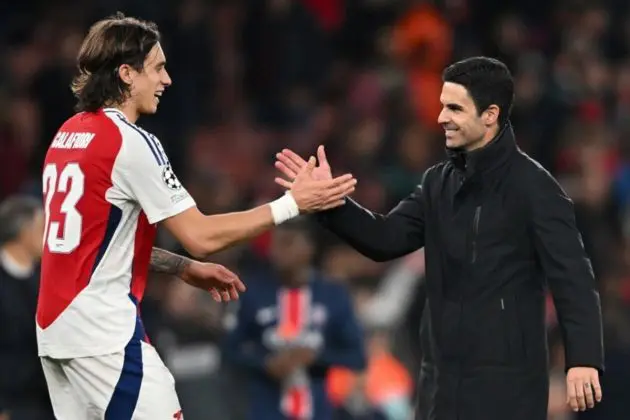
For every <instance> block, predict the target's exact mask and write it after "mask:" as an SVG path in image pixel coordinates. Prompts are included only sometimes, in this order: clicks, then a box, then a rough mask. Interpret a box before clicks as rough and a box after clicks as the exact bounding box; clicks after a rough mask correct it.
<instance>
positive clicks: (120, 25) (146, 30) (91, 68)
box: [72, 12, 160, 112]
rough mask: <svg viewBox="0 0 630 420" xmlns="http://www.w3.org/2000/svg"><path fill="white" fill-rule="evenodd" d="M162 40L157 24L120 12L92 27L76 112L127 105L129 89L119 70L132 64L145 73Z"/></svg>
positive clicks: (80, 60) (76, 88)
mask: <svg viewBox="0 0 630 420" xmlns="http://www.w3.org/2000/svg"><path fill="white" fill-rule="evenodd" d="M159 41H160V32H159V31H158V28H157V25H156V24H155V23H153V22H147V21H142V20H140V19H136V18H132V17H125V15H123V14H122V13H120V12H119V13H118V14H116V15H114V16H111V17H108V18H106V19H103V20H100V21H98V22H96V23H95V24H94V25H92V27H91V28H90V31H89V33H88V35H87V36H86V37H85V39H84V40H83V44H82V45H81V49H80V50H79V54H78V56H77V67H78V74H77V76H76V77H75V78H74V80H73V81H72V92H73V93H74V96H76V97H77V99H78V102H77V106H76V110H77V111H78V112H81V111H88V112H95V111H96V110H98V109H99V108H101V107H103V106H105V105H117V104H121V103H123V102H124V101H125V99H127V97H128V95H129V86H128V85H127V84H126V83H125V82H123V81H122V80H121V79H120V77H119V75H118V69H119V68H120V66H121V65H122V64H128V65H130V66H131V67H133V68H134V69H135V70H137V71H142V70H143V68H144V61H145V59H146V57H147V55H148V54H149V52H150V51H151V49H152V48H153V47H154V46H155V45H156V44H157V43H158V42H159Z"/></svg>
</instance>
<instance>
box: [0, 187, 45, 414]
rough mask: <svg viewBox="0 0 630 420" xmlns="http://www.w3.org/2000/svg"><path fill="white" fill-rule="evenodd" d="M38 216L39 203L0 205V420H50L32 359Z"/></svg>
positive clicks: (16, 200) (20, 200)
mask: <svg viewBox="0 0 630 420" xmlns="http://www.w3.org/2000/svg"><path fill="white" fill-rule="evenodd" d="M43 235H44V212H43V209H42V205H41V203H40V202H39V200H37V199H35V198H32V197H29V196H17V195H16V196H11V197H9V198H7V199H6V200H5V201H3V202H2V203H1V204H0V419H2V420H53V419H54V418H55V416H54V415H53V411H52V406H51V404H50V398H49V396H48V389H47V387H46V379H45V377H44V373H43V371H42V365H41V362H40V360H39V357H37V340H36V337H35V328H34V325H35V308H36V306H37V290H38V287H39V259H40V257H41V252H42V236H43Z"/></svg>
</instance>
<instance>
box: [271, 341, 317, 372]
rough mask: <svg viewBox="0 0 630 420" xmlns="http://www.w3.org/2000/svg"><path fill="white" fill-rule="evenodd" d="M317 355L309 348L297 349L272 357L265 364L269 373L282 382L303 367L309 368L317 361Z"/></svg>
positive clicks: (284, 351)
mask: <svg viewBox="0 0 630 420" xmlns="http://www.w3.org/2000/svg"><path fill="white" fill-rule="evenodd" d="M315 357H316V353H315V351H314V350H312V349H309V348H307V347H295V348H291V349H287V350H283V351H281V352H279V353H276V354H274V355H271V356H269V357H268V358H267V360H266V362H265V367H266V369H267V372H268V373H269V374H270V375H271V376H273V377H274V378H276V379H278V380H282V379H284V378H286V377H287V376H289V375H290V374H292V373H293V371H295V369H297V368H299V367H303V366H309V365H310V364H311V363H313V361H314V360H315Z"/></svg>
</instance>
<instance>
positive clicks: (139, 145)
mask: <svg viewBox="0 0 630 420" xmlns="http://www.w3.org/2000/svg"><path fill="white" fill-rule="evenodd" d="M104 114H105V116H106V117H107V118H109V119H110V120H111V121H112V122H113V123H114V124H115V125H116V127H117V128H118V130H119V132H120V135H121V140H122V143H123V147H124V148H125V150H127V151H128V153H129V155H131V156H132V157H134V158H135V157H138V158H141V157H142V156H146V155H151V156H153V159H155V160H156V162H157V163H158V164H159V165H160V166H163V165H167V164H168V159H167V158H166V155H165V153H164V149H163V148H162V144H161V143H160V141H159V140H158V138H157V136H155V135H154V134H153V133H151V132H149V131H147V130H145V129H144V128H142V127H140V126H138V125H137V124H134V123H132V122H131V121H129V120H128V119H127V117H126V116H125V115H124V114H123V113H122V112H121V111H119V110H117V109H115V108H106V109H105V110H104Z"/></svg>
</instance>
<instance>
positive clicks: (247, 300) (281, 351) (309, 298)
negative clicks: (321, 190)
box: [224, 219, 365, 420]
mask: <svg viewBox="0 0 630 420" xmlns="http://www.w3.org/2000/svg"><path fill="white" fill-rule="evenodd" d="M269 252H270V254H269V258H270V263H271V267H270V270H265V271H263V270H262V269H261V270H260V272H259V274H258V278H257V279H249V287H250V288H249V293H247V294H245V295H244V296H243V298H242V300H241V302H240V305H239V308H238V313H237V315H236V324H235V326H234V329H233V330H232V331H231V332H230V333H229V334H228V336H227V341H226V348H225V353H224V354H225V356H226V359H227V360H228V361H231V362H232V363H234V364H235V365H237V366H238V367H240V368H243V369H245V370H246V371H247V372H248V382H249V388H248V389H249V392H248V400H249V405H250V408H249V416H248V418H250V419H258V418H265V419H269V420H273V419H278V420H280V419H284V418H291V419H292V418H312V419H316V420H317V419H321V420H324V419H330V418H331V415H332V407H331V403H330V401H329V397H328V394H327V390H326V377H327V374H328V371H329V369H330V368H331V367H333V366H343V367H345V368H348V369H350V370H352V371H358V372H361V371H362V370H363V369H364V368H365V353H364V349H363V335H362V333H361V329H360V327H359V325H358V324H357V320H356V318H355V316H354V315H353V308H352V306H351V301H350V296H349V294H348V292H347V291H346V290H344V289H343V288H342V287H341V286H339V285H335V284H333V283H330V282H328V281H327V280H326V279H324V278H323V277H322V276H321V274H320V273H319V272H318V271H317V270H315V269H314V268H313V266H312V258H313V252H314V243H313V240H312V238H311V236H310V234H309V226H308V225H305V224H304V221H301V220H299V219H298V220H297V221H291V222H288V223H284V224H282V225H280V226H279V227H277V228H276V230H275V231H274V232H273V234H272V238H271V247H270V250H269Z"/></svg>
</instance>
